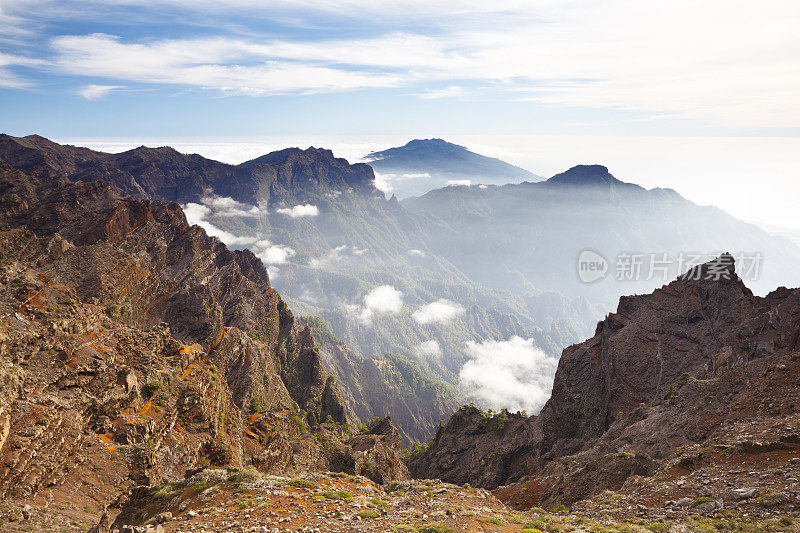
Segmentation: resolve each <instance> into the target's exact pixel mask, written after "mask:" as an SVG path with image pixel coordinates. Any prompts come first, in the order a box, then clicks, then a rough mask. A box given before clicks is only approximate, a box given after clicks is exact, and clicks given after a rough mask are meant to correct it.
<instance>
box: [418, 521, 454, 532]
mask: <svg viewBox="0 0 800 533" xmlns="http://www.w3.org/2000/svg"><path fill="white" fill-rule="evenodd" d="M419 533H453V530H452V529H450V528H449V527H447V526H446V525H444V524H442V523H441V522H434V523H432V524H428V525H427V526H425V527H423V528H422V529H420V530H419Z"/></svg>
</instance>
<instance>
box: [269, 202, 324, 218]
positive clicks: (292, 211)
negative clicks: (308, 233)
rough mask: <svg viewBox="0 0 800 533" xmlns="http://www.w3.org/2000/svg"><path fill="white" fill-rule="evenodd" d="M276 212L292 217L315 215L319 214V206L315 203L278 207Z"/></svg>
mask: <svg viewBox="0 0 800 533" xmlns="http://www.w3.org/2000/svg"><path fill="white" fill-rule="evenodd" d="M275 212H276V213H280V214H281V215H286V216H288V217H291V218H301V217H315V216H317V215H319V208H318V207H317V206H315V205H313V204H302V205H295V206H292V207H281V208H278V209H276V210H275Z"/></svg>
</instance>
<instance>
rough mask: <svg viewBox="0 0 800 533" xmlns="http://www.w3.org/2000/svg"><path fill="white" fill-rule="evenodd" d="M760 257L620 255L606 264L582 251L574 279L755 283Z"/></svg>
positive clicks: (743, 254) (742, 254)
mask: <svg viewBox="0 0 800 533" xmlns="http://www.w3.org/2000/svg"><path fill="white" fill-rule="evenodd" d="M763 261H764V256H763V254H761V253H760V252H738V253H736V254H735V255H728V254H724V255H722V254H721V252H715V253H701V252H680V253H677V254H669V253H664V252H659V253H638V252H622V253H620V254H618V255H617V256H616V258H614V262H613V263H611V262H609V261H608V260H607V259H606V258H605V257H603V256H602V255H600V254H599V253H598V252H595V251H594V250H583V251H582V252H581V253H580V255H579V256H578V278H579V279H580V280H581V281H582V282H583V283H593V282H595V281H599V280H601V279H604V278H606V277H609V278H612V277H613V279H615V280H616V281H652V280H656V281H662V282H664V283H668V282H669V281H671V280H672V279H675V278H676V277H678V276H680V277H681V279H684V280H699V279H708V280H715V281H719V280H722V279H731V277H732V275H733V271H734V264H735V267H736V274H738V275H739V277H740V278H741V279H743V280H745V281H756V280H758V279H759V276H760V274H761V270H762V263H763Z"/></svg>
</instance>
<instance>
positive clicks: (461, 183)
mask: <svg viewBox="0 0 800 533" xmlns="http://www.w3.org/2000/svg"><path fill="white" fill-rule="evenodd" d="M447 186H448V187H470V186H472V180H447Z"/></svg>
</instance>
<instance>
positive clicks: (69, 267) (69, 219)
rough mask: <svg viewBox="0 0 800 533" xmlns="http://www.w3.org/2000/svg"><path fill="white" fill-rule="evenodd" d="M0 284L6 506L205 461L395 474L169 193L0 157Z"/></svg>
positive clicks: (248, 266)
mask: <svg viewBox="0 0 800 533" xmlns="http://www.w3.org/2000/svg"><path fill="white" fill-rule="evenodd" d="M0 286H2V290H0V294H1V295H2V296H0V313H1V314H2V321H0V364H2V366H3V373H2V376H3V378H2V379H3V386H2V387H0V490H2V494H3V497H4V498H7V501H6V503H8V504H9V505H13V504H14V502H18V503H19V502H22V499H23V498H24V499H26V503H30V504H42V502H45V501H47V500H48V499H50V500H55V501H57V502H59V506H57V507H58V509H59V511H57V512H61V511H63V512H64V513H65V514H64V515H63V516H72V517H73V518H76V519H77V518H82V517H83V516H82V515H85V514H86V513H89V511H86V512H85V513H84V512H83V511H79V510H78V509H79V508H78V507H76V503H75V502H80V501H85V502H86V507H87V508H91V509H92V512H94V511H96V510H97V509H98V508H102V507H103V506H105V505H109V504H113V503H114V502H116V503H117V504H119V503H121V501H123V500H124V498H125V493H126V491H127V490H128V489H129V488H130V487H131V486H133V485H141V484H144V485H150V484H153V483H159V482H161V481H164V480H166V481H171V480H176V479H181V478H183V475H184V474H185V472H187V471H188V470H190V469H193V468H197V467H202V466H210V465H218V466H243V465H248V464H252V465H255V466H257V467H258V468H259V469H260V470H262V471H264V472H274V473H290V472H293V471H311V470H314V471H316V470H323V471H325V470H331V469H334V468H336V466H337V465H344V466H345V467H352V469H355V468H357V467H358V465H359V462H358V461H359V457H361V458H362V459H361V460H362V461H363V460H364V459H363V458H364V457H373V456H375V457H380V458H383V463H380V465H383V466H386V468H387V469H388V470H387V469H384V468H383V467H382V466H378V467H375V468H374V469H373V470H374V471H369V472H368V473H369V475H371V476H373V477H374V478H376V479H380V481H381V482H385V481H387V480H391V479H398V478H403V477H405V476H406V475H407V473H406V471H405V469H404V467H402V464H400V463H399V459H397V458H398V457H399V444H398V443H397V442H396V440H395V439H391V438H384V439H378V438H376V439H373V440H371V441H370V442H369V443H367V444H365V443H362V442H359V443H353V444H349V443H348V442H347V440H348V439H349V438H350V437H351V436H352V435H351V434H350V430H349V429H348V428H347V420H346V417H345V410H344V405H343V403H342V400H341V397H340V394H339V392H338V386H337V384H336V382H335V380H334V379H333V378H332V376H331V375H330V374H329V373H328V371H327V370H326V369H325V367H324V364H323V362H322V360H321V358H320V355H319V353H318V351H317V350H316V348H315V343H314V339H313V336H312V334H311V331H310V330H309V329H302V330H301V329H300V328H299V327H298V325H297V324H296V322H295V319H294V317H293V315H292V313H291V311H290V310H289V309H288V308H287V306H286V305H285V303H284V302H283V301H282V300H281V298H280V296H279V295H278V293H277V292H276V291H275V290H274V289H273V288H271V287H270V285H269V278H268V275H267V272H266V270H265V269H264V266H263V264H262V263H261V261H260V260H258V259H257V258H256V257H255V256H253V254H251V253H250V252H248V251H246V250H245V251H230V250H228V249H227V248H226V247H225V246H224V245H223V244H222V243H220V242H219V241H218V240H217V239H215V238H211V237H208V236H207V235H206V234H205V232H204V231H203V230H202V229H201V228H199V227H196V226H193V227H190V226H189V225H188V224H187V223H186V219H185V217H184V215H183V213H182V211H181V209H180V207H179V206H178V205H177V204H175V203H167V202H163V201H160V200H154V201H150V200H138V199H134V198H131V197H128V196H123V195H121V194H120V193H119V192H117V190H116V189H115V188H113V187H111V186H109V185H108V184H106V183H104V182H101V181H93V182H77V183H75V182H70V181H68V180H66V179H64V178H52V177H51V176H49V175H47V176H40V177H34V176H30V175H27V174H25V173H22V172H20V171H19V170H17V169H13V168H11V167H9V166H8V165H6V164H4V163H2V162H0ZM387 424H388V422H387ZM389 425H390V424H389ZM387 432H388V433H387ZM390 433H391V432H390V431H389V430H386V431H384V432H383V434H390ZM331 443H333V445H331ZM356 444H358V446H356ZM356 448H358V449H356ZM334 452H335V453H334ZM343 458H344V459H343ZM390 458H395V459H397V460H396V461H394V463H392V462H391V461H390ZM373 463H374V461H373ZM358 468H360V467H358ZM362 470H365V472H366V469H362ZM87 479H88V480H94V481H89V482H88V483H85V484H82V481H83V480H87ZM62 504H63V505H62ZM20 505H21V503H20ZM98 506H99V507H98ZM70 509H72V511H71V510H70ZM73 511H74V512H73ZM70 513H72V514H70Z"/></svg>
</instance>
